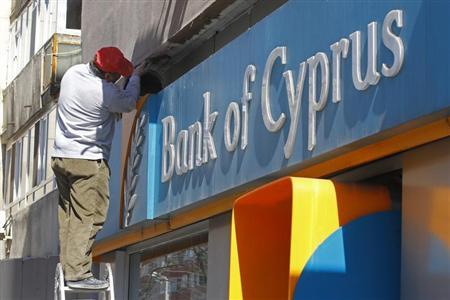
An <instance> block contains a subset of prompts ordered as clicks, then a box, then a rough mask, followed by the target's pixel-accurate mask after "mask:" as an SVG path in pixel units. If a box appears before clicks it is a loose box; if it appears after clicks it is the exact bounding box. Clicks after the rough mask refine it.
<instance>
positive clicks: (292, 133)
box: [283, 62, 306, 159]
mask: <svg viewBox="0 0 450 300" xmlns="http://www.w3.org/2000/svg"><path fill="white" fill-rule="evenodd" d="M305 74H306V63H305V62H302V63H301V64H300V67H299V71H298V79H297V87H296V89H295V90H294V79H293V76H292V71H291V70H289V71H286V72H284V73H283V77H284V80H285V82H286V89H287V96H288V102H289V116H290V117H291V125H290V126H289V134H288V138H287V141H286V144H285V145H284V157H285V158H286V159H289V158H290V157H291V156H292V152H293V149H294V143H295V138H296V136H297V125H298V114H299V112H300V107H301V99H302V94H303V86H304V85H305Z"/></svg>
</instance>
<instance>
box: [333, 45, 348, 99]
mask: <svg viewBox="0 0 450 300" xmlns="http://www.w3.org/2000/svg"><path fill="white" fill-rule="evenodd" d="M349 44H350V41H349V40H348V39H341V40H340V41H339V42H336V43H334V44H333V45H331V46H330V49H331V51H332V52H333V72H332V74H333V98H332V101H333V103H338V102H339V101H341V100H342V83H341V77H342V76H341V58H347V55H348V47H349Z"/></svg>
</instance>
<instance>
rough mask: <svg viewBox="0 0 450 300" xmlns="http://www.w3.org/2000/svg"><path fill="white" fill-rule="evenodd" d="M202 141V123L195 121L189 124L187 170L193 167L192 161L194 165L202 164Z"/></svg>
mask: <svg viewBox="0 0 450 300" xmlns="http://www.w3.org/2000/svg"><path fill="white" fill-rule="evenodd" d="M196 142H197V143H196ZM202 142H203V140H202V124H201V123H200V122H199V121H197V122H195V123H194V124H192V125H191V126H189V170H193V169H194V161H195V166H197V167H199V166H201V165H202ZM196 144H197V147H195V145H196Z"/></svg>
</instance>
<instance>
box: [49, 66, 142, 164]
mask: <svg viewBox="0 0 450 300" xmlns="http://www.w3.org/2000/svg"><path fill="white" fill-rule="evenodd" d="M139 91H140V79H139V76H136V75H133V76H131V77H130V79H129V82H128V85H127V87H126V88H125V89H121V88H119V87H117V86H116V85H114V84H113V83H110V82H107V81H106V80H103V79H101V78H99V77H98V76H96V75H95V74H94V73H93V71H92V70H91V68H90V66H89V64H80V65H75V66H73V67H71V68H70V69H69V70H67V72H66V73H65V74H64V76H63V78H62V80H61V89H60V94H59V100H58V114H57V119H56V121H57V122H56V136H55V143H54V147H53V157H65V158H82V159H94V160H96V159H106V160H107V159H109V154H110V151H111V143H112V139H113V136H114V123H115V121H116V114H115V113H120V112H130V111H132V110H133V109H135V107H136V101H137V100H138V98H139Z"/></svg>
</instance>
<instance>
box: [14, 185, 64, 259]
mask: <svg viewBox="0 0 450 300" xmlns="http://www.w3.org/2000/svg"><path fill="white" fill-rule="evenodd" d="M57 207H58V192H57V191H53V192H51V193H49V194H47V195H46V196H45V197H43V198H42V199H40V200H39V201H37V202H35V203H33V204H32V205H30V206H29V207H27V208H24V209H22V210H21V211H19V212H18V213H17V214H15V215H14V216H13V222H12V244H11V252H10V256H9V258H21V257H47V256H53V255H54V256H56V255H58V242H59V239H58V215H57V212H58V210H57Z"/></svg>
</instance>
